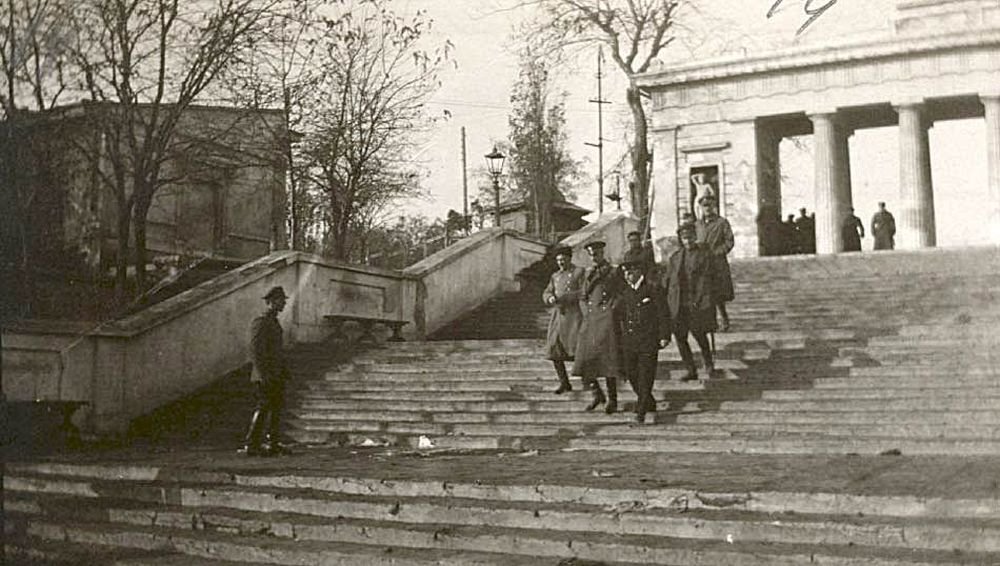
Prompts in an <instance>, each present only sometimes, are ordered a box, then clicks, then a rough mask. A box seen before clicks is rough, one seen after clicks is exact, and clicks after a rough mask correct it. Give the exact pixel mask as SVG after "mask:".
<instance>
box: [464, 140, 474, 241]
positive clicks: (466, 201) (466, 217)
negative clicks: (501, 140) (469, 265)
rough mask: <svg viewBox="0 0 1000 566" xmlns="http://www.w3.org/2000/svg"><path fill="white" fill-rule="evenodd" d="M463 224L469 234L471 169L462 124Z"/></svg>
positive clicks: (466, 233) (470, 220) (470, 224)
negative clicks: (466, 153)
mask: <svg viewBox="0 0 1000 566" xmlns="http://www.w3.org/2000/svg"><path fill="white" fill-rule="evenodd" d="M462 226H463V227H464V228H465V235H466V236H468V235H469V233H470V232H471V228H472V219H470V218H469V171H468V163H467V162H466V160H465V126H462Z"/></svg>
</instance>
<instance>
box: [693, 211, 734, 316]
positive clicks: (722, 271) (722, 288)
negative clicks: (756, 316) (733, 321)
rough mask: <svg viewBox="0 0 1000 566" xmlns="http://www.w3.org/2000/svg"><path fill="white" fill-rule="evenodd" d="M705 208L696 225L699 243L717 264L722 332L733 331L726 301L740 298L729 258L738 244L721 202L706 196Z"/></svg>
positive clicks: (716, 295)
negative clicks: (736, 290) (735, 287)
mask: <svg viewBox="0 0 1000 566" xmlns="http://www.w3.org/2000/svg"><path fill="white" fill-rule="evenodd" d="M698 204H700V205H701V208H702V212H703V214H702V217H701V220H699V221H698V222H697V223H696V224H695V226H696V233H697V238H698V244H699V245H700V247H701V248H702V249H703V250H705V252H707V253H708V254H709V256H710V257H711V258H712V261H713V262H714V263H715V267H714V272H715V274H714V276H715V281H714V282H713V285H714V289H715V306H716V308H718V309H719V316H721V317H722V331H723V332H725V331H727V330H729V313H728V312H727V311H726V303H728V302H731V301H732V300H733V299H735V298H736V292H735V290H734V289H733V276H732V273H731V272H730V270H729V260H728V259H727V258H726V256H727V255H729V252H730V251H732V249H733V246H734V245H735V243H736V240H735V238H734V237H733V228H732V226H730V225H729V221H728V220H726V219H725V218H723V217H721V216H719V210H718V202H716V200H715V197H714V196H712V195H706V196H704V197H702V198H701V200H700V201H699V202H698Z"/></svg>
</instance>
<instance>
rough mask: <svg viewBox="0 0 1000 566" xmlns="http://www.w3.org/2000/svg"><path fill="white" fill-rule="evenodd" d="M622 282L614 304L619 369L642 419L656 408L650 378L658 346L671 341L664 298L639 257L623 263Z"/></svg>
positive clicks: (654, 370) (639, 417)
mask: <svg viewBox="0 0 1000 566" xmlns="http://www.w3.org/2000/svg"><path fill="white" fill-rule="evenodd" d="M622 268H623V269H624V271H625V286H624V287H623V288H622V292H621V295H620V296H619V298H618V301H617V303H616V305H615V307H616V309H617V317H618V323H619V332H620V335H621V345H622V369H623V370H624V373H625V378H626V379H627V380H628V382H629V384H630V385H631V386H632V390H633V391H635V396H636V398H637V402H636V406H635V420H636V422H639V423H643V422H645V420H646V413H647V412H655V411H656V400H655V399H654V398H653V382H654V380H655V379H656V358H657V354H658V352H659V350H660V349H661V348H665V347H666V346H667V344H669V343H670V316H669V314H668V311H667V298H666V296H665V295H664V294H663V291H662V290H661V289H660V287H659V286H658V285H657V284H656V282H655V281H653V280H652V279H651V278H649V277H646V276H645V274H644V273H643V264H642V262H641V261H629V262H626V263H625V264H623V265H622Z"/></svg>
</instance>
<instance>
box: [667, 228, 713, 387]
mask: <svg viewBox="0 0 1000 566" xmlns="http://www.w3.org/2000/svg"><path fill="white" fill-rule="evenodd" d="M677 237H678V239H679V240H680V242H681V248H680V249H679V250H677V251H676V252H674V254H673V255H671V256H670V259H669V260H668V262H667V270H666V276H665V278H664V283H663V284H664V286H665V287H666V289H665V290H664V293H665V295H666V297H667V310H668V312H669V314H670V323H671V329H672V331H673V334H674V338H675V339H676V340H677V350H678V351H679V352H680V354H681V359H682V360H684V365H685V366H687V370H688V372H687V375H686V376H685V377H684V378H683V380H684V381H691V380H695V379H698V372H697V370H696V369H695V364H694V356H693V354H692V353H691V346H690V345H688V340H687V336H688V333H691V334H693V335H694V339H695V341H696V342H698V347H699V348H700V349H701V356H702V359H703V360H704V362H705V373H706V375H707V376H709V377H711V374H712V372H713V371H714V370H715V364H714V362H713V360H712V350H711V347H710V346H709V343H708V333H709V332H714V331H715V330H716V328H717V326H716V322H715V302H714V301H715V292H714V281H715V277H716V275H715V269H716V265H717V262H716V261H715V260H714V259H713V258H712V256H711V254H710V253H709V252H708V251H707V250H705V249H704V248H702V247H701V245H700V244H698V243H697V242H696V235H695V227H694V226H692V225H690V224H681V226H680V228H678V229H677Z"/></svg>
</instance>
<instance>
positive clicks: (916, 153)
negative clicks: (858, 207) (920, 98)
mask: <svg viewBox="0 0 1000 566" xmlns="http://www.w3.org/2000/svg"><path fill="white" fill-rule="evenodd" d="M895 108H896V112H897V113H898V114H899V196H900V199H901V201H902V202H901V203H900V206H901V207H902V209H901V211H900V217H899V220H898V221H897V222H896V226H897V241H898V242H899V247H900V248H904V249H914V248H930V247H934V246H935V244H936V237H935V228H934V187H933V185H932V184H931V151H930V138H929V136H928V135H927V130H928V124H927V121H926V120H925V117H924V111H923V105H922V104H919V103H905V104H900V105H897V106H896V107H895ZM888 208H889V210H890V211H891V210H892V205H889V206H888Z"/></svg>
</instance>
